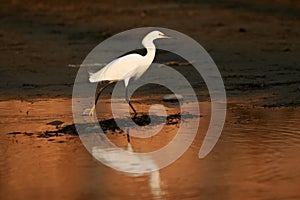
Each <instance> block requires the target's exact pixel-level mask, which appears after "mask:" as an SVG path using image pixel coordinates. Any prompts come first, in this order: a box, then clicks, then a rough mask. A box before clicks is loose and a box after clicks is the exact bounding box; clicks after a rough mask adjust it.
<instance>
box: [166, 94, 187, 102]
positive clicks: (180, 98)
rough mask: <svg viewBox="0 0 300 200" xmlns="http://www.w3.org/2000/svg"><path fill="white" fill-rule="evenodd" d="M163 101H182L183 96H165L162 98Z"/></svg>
mask: <svg viewBox="0 0 300 200" xmlns="http://www.w3.org/2000/svg"><path fill="white" fill-rule="evenodd" d="M162 100H163V101H182V100H183V96H182V95H180V94H167V95H165V96H164V97H163V98H162Z"/></svg>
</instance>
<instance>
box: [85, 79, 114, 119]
mask: <svg viewBox="0 0 300 200" xmlns="http://www.w3.org/2000/svg"><path fill="white" fill-rule="evenodd" d="M114 82H115V81H109V82H108V83H107V84H106V85H104V86H103V87H101V88H99V89H98V91H97V97H96V100H95V104H94V105H93V107H92V108H91V110H90V113H89V115H90V116H93V115H94V111H95V109H96V104H97V102H98V100H99V97H100V94H101V93H102V92H103V90H104V89H105V88H107V86H109V85H110V84H112V83H114Z"/></svg>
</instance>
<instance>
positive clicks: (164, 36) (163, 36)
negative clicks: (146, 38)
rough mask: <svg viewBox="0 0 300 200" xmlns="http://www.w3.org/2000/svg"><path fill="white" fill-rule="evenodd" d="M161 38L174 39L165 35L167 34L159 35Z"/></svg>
mask: <svg viewBox="0 0 300 200" xmlns="http://www.w3.org/2000/svg"><path fill="white" fill-rule="evenodd" d="M159 36H161V37H162V38H172V37H170V36H168V35H165V34H159Z"/></svg>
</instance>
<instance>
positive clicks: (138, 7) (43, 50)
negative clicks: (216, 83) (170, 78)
mask: <svg viewBox="0 0 300 200" xmlns="http://www.w3.org/2000/svg"><path fill="white" fill-rule="evenodd" d="M270 2H271V1H268V0H264V1H259V2H250V1H242V2H238V1H233V0H232V1H227V2H226V3H224V2H218V1H216V2H214V3H211V2H210V1H203V2H202V3H195V2H194V1H190V2H189V3H183V2H182V1H167V2H164V3H162V2H159V1H154V2H150V1H141V2H136V1H122V2H117V1H113V2H112V3H104V2H101V3H97V2H93V3H89V4H87V3H82V2H80V1H74V2H73V4H72V5H70V4H69V3H68V2H65V1H51V2H50V1H49V2H48V1H44V2H42V3H41V2H38V1H34V0H30V1H27V3H25V2H21V1H18V0H13V1H4V2H3V3H2V4H1V7H0V41H1V47H0V52H1V53H0V66H1V69H0V76H1V79H0V84H1V88H0V100H1V101H0V108H1V113H0V119H1V120H0V123H1V127H0V133H1V134H0V153H1V155H2V157H1V159H0V168H1V170H0V176H1V178H0V191H1V192H0V195H1V196H0V198H1V199H32V198H34V199H37V198H39V199H50V198H51V199H99V198H100V199H103V198H104V199H120V198H123V199H133V198H134V197H136V196H141V197H143V198H145V199H152V198H158V199H159V198H161V199H241V198H243V199H299V197H300V193H299V191H298V187H297V186H298V185H299V183H300V174H299V172H300V165H299V163H300V162H299V159H298V157H299V156H298V153H299V150H300V138H299V131H300V127H299V124H300V123H299V120H300V115H299V105H300V80H299V77H300V67H299V55H300V49H299V47H300V45H299V35H300V28H299V27H300V24H299V23H300V21H299V18H300V14H299V13H300V12H299V10H300V4H299V3H298V2H296V1H283V0H282V1H276V2H272V3H270ZM143 26H158V27H166V28H170V29H174V30H177V31H181V32H183V33H185V34H187V35H189V36H191V37H193V38H194V39H196V40H197V41H198V42H199V43H200V44H201V45H203V47H204V48H205V49H206V50H207V51H208V52H209V53H210V55H211V57H212V58H213V59H214V61H215V62H216V64H217V66H218V67H219V70H220V72H221V74H222V77H223V79H224V83H225V87H226V92H227V95H228V103H229V104H228V107H229V108H228V115H227V118H226V124H225V127H224V132H223V133H222V137H221V138H220V140H219V142H218V144H217V145H216V147H215V149H214V150H213V152H211V154H210V155H209V156H208V157H207V158H206V159H204V160H199V159H198V157H197V154H198V151H199V147H200V145H201V141H202V138H203V134H204V133H205V131H206V129H207V124H208V122H209V116H210V115H209V112H210V108H209V106H208V105H209V96H208V92H207V89H206V87H205V84H204V83H203V82H202V81H199V82H198V81H197V80H196V79H195V80H192V83H193V86H194V87H195V88H196V93H197V95H198V97H199V102H200V107H201V108H202V111H203V113H201V114H203V117H201V125H202V126H200V129H199V131H198V135H197V138H196V140H195V141H194V143H193V145H192V146H191V147H190V149H189V150H188V151H187V152H186V153H185V154H184V156H183V157H182V158H180V159H179V160H178V161H177V162H175V163H174V164H172V165H171V166H169V167H167V168H165V169H163V170H161V171H160V175H159V177H160V178H159V179H157V175H155V176H156V178H155V176H154V178H153V177H152V178H151V176H149V175H144V176H140V177H131V176H127V175H124V174H122V173H119V172H115V171H114V170H112V169H110V168H107V167H105V166H103V165H102V164H99V163H98V162H97V161H96V160H95V159H93V158H92V156H91V155H90V154H89V153H88V152H87V151H86V150H85V148H84V146H83V145H82V143H81V141H80V139H79V137H78V136H76V135H73V134H63V133H62V134H60V135H59V136H56V135H53V136H50V137H38V136H40V135H41V134H42V133H45V132H47V131H48V132H49V131H50V132H51V131H56V130H57V129H59V128H61V127H64V126H66V125H72V124H73V118H72V107H71V96H72V86H73V82H74V79H75V76H76V73H77V70H78V68H73V67H69V65H70V64H73V65H79V64H81V62H82V60H83V59H84V58H85V56H86V55H87V54H88V53H89V52H90V51H91V50H92V49H93V48H94V47H95V46H96V45H97V44H99V43H100V42H101V41H102V40H104V39H105V38H107V37H109V36H111V35H113V34H116V33H118V32H120V31H124V30H127V29H130V28H136V27H143ZM175 67H176V66H175ZM179 68H180V67H179ZM149 91H152V92H154V91H153V88H147V90H146V92H145V91H137V92H136V93H134V96H133V98H132V99H133V102H134V103H135V104H136V105H137V106H138V107H139V109H140V110H143V111H144V112H146V111H147V108H148V106H149V105H151V104H153V103H159V102H160V99H158V98H154V99H146V100H145V97H147V95H148V94H147V93H148V92H149ZM155 92H156V95H158V96H159V95H160V94H163V93H164V90H158V91H157V90H156V91H155ZM109 97H110V95H109V91H107V92H105V93H104V94H103V102H102V104H101V105H102V106H101V105H100V104H99V105H98V111H100V110H102V112H104V113H103V115H101V116H105V117H104V118H106V117H107V115H106V114H107V113H108V112H107V109H106V107H108V106H107V101H109ZM154 97H155V96H154ZM171 110H172V109H171ZM172 111H174V113H176V112H177V110H176V108H174V109H173V110H172ZM102 120H103V119H102ZM52 121H62V122H64V123H63V124H62V125H59V127H56V125H47V123H49V122H52ZM166 128H167V130H168V131H169V132H170V133H171V134H172V133H174V132H175V131H176V124H174V125H172V124H171V125H169V126H167V127H166ZM13 132H14V134H8V133H13ZM18 132H20V134H18ZM25 133H27V134H25ZM108 135H109V137H110V139H111V140H112V141H114V142H115V143H116V144H118V145H119V146H121V147H124V148H125V147H126V135H124V134H123V133H120V134H112V132H110V133H108ZM151 141H152V142H151V143H149V142H148V141H147V142H141V141H138V140H136V139H134V138H133V139H132V143H133V148H136V150H138V151H148V150H149V149H153V148H159V147H160V146H163V145H164V144H165V142H167V140H166V141H161V139H160V137H157V138H154V139H153V140H151ZM183 173H185V175H184V176H182V174H183ZM151 181H152V183H151ZM153 182H159V188H158V187H153V185H155V184H154V183H153ZM137 188H139V189H138V190H137Z"/></svg>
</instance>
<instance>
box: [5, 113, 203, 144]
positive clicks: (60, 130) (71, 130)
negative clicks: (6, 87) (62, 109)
mask: <svg viewBox="0 0 300 200" xmlns="http://www.w3.org/2000/svg"><path fill="white" fill-rule="evenodd" d="M195 117H202V116H201V115H200V116H198V115H192V114H189V113H187V114H181V113H176V114H171V115H168V116H167V117H164V116H149V115H147V114H142V115H139V116H136V117H133V118H129V117H127V118H122V119H118V122H119V123H121V124H123V125H124V128H130V124H131V123H129V121H130V122H131V119H132V121H134V122H135V123H136V124H137V125H138V126H147V125H151V126H154V125H159V124H161V123H162V122H163V123H165V125H177V124H179V123H180V122H181V120H186V119H191V118H195ZM62 123H63V122H61V121H59V120H55V121H53V122H49V123H47V124H48V125H56V130H46V131H44V132H42V133H38V134H37V137H39V138H50V137H59V136H63V135H74V136H77V135H78V132H77V129H76V126H75V124H70V125H65V126H63V127H59V126H58V125H60V124H62ZM98 123H99V125H100V126H101V128H102V130H103V131H104V133H105V134H106V133H108V132H111V133H113V134H114V133H123V130H122V129H120V128H119V126H118V125H117V123H116V121H115V119H113V118H111V119H107V120H101V121H98ZM150 123H151V124H150ZM93 124H94V123H93ZM93 124H92V123H85V124H79V126H82V127H90V126H91V125H93ZM8 134H10V135H25V136H32V135H36V133H31V132H21V131H14V132H10V133H8ZM48 141H52V140H48Z"/></svg>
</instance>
